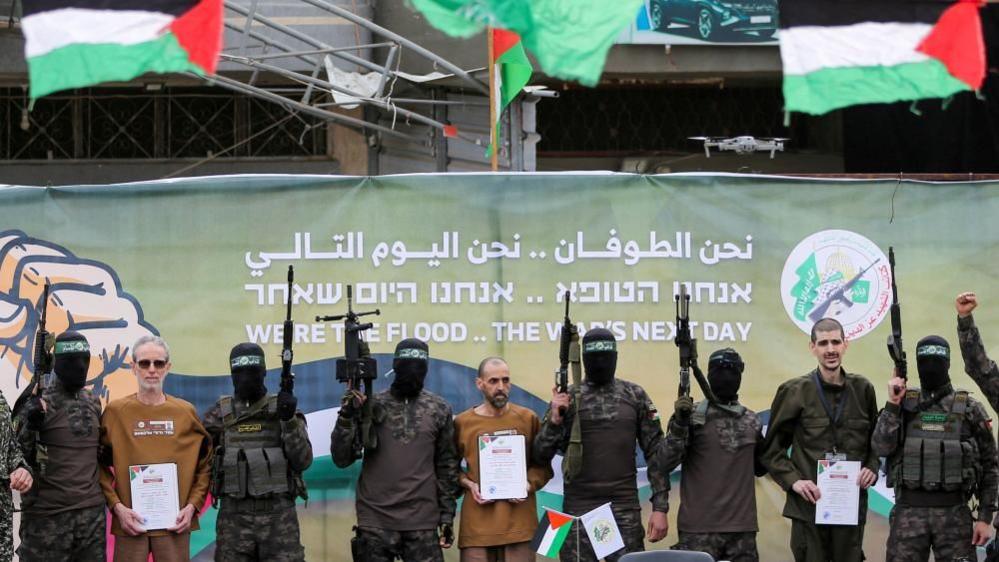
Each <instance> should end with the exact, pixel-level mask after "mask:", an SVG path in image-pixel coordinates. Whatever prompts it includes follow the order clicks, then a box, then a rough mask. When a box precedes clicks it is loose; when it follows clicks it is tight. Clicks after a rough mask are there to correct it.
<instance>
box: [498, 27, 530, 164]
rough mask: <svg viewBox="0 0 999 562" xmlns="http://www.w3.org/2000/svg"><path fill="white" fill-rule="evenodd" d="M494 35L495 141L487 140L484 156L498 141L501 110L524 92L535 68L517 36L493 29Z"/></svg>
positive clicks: (501, 118) (501, 116)
mask: <svg viewBox="0 0 999 562" xmlns="http://www.w3.org/2000/svg"><path fill="white" fill-rule="evenodd" d="M491 33H492V34H493V60H492V61H491V62H492V64H493V65H494V66H495V69H494V71H493V95H492V100H493V104H494V105H495V106H496V123H495V131H496V136H497V138H496V139H490V143H489V149H488V150H486V155H487V156H489V155H491V154H492V151H493V142H495V141H497V140H498V137H499V130H500V123H501V122H502V121H503V110H504V109H506V106H508V105H510V102H512V101H513V100H514V98H516V97H517V94H519V93H520V91H521V90H523V89H524V86H526V85H527V81H528V80H530V79H531V73H532V72H533V71H534V68H533V67H532V66H531V61H529V60H527V53H525V52H524V44H523V43H521V42H520V36H519V35H517V34H516V33H514V32H512V31H506V30H505V29H495V28H494V29H492V30H491Z"/></svg>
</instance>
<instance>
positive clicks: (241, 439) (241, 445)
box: [219, 394, 293, 498]
mask: <svg viewBox="0 0 999 562" xmlns="http://www.w3.org/2000/svg"><path fill="white" fill-rule="evenodd" d="M219 406H220V407H221V410H222V411H221V414H222V424H223V427H224V431H223V437H222V447H223V451H224V452H223V453H222V455H223V456H222V466H221V469H222V470H221V472H222V474H221V482H220V487H219V491H220V493H221V495H223V496H225V497H231V498H247V497H251V498H261V497H265V496H270V495H272V494H286V493H288V492H289V491H290V490H291V487H290V484H289V481H290V480H291V479H292V478H293V476H292V474H291V473H290V471H289V468H288V459H287V458H286V457H285V454H284V448H283V447H282V446H281V422H280V420H279V419H278V417H277V413H276V412H277V396H276V395H273V394H272V395H269V396H266V397H264V398H261V399H260V400H259V401H257V402H256V403H254V404H251V405H250V406H249V407H248V408H245V407H240V408H238V409H239V411H238V412H237V411H236V409H237V408H236V404H235V403H234V400H233V397H232V396H223V397H222V398H221V399H220V400H219Z"/></svg>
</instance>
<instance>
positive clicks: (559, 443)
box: [532, 378, 669, 562]
mask: <svg viewBox="0 0 999 562" xmlns="http://www.w3.org/2000/svg"><path fill="white" fill-rule="evenodd" d="M569 394H570V395H572V394H573V387H570V388H569ZM581 400H582V404H580V405H578V406H577V404H575V403H572V404H570V405H569V409H568V411H567V412H566V414H565V416H563V418H562V423H561V424H560V425H555V424H553V423H552V422H551V419H550V417H549V416H550V412H549V414H546V415H545V419H544V421H543V423H542V425H541V431H540V432H539V433H538V436H537V437H536V438H535V440H534V444H533V450H532V454H533V457H534V458H535V459H537V462H538V463H550V462H551V459H552V458H553V457H554V456H555V453H556V452H557V451H563V452H564V451H565V450H566V447H567V446H568V444H569V438H570V433H571V430H572V421H573V418H574V417H575V416H576V412H577V407H578V411H579V416H580V426H581V429H582V440H583V458H582V469H581V470H580V473H579V475H578V476H576V477H575V478H573V479H572V480H571V481H569V482H566V483H565V501H564V510H565V511H566V513H569V514H572V515H577V516H578V515H582V514H583V513H586V512H587V511H590V510H592V509H595V508H597V507H599V506H600V505H602V504H604V503H607V502H611V510H612V511H613V512H614V518H615V520H616V522H617V526H618V529H619V530H620V531H621V536H622V538H623V539H624V545H625V548H624V549H623V550H619V551H617V552H615V553H613V554H611V555H609V556H607V560H608V561H610V562H613V561H615V560H617V559H618V558H620V557H621V556H623V555H624V554H626V553H628V552H639V551H642V550H645V545H644V542H643V539H644V536H645V532H644V529H643V527H642V521H641V508H640V506H639V503H638V491H637V490H636V489H635V475H636V468H635V455H634V443H635V440H636V439H637V441H638V445H639V447H641V449H642V453H643V454H644V456H645V462H646V464H647V465H648V478H649V483H650V485H651V487H652V497H651V502H652V509H653V510H654V511H659V512H663V513H665V512H666V511H668V509H669V505H668V493H669V475H668V472H666V471H665V470H663V468H662V454H661V452H660V448H661V447H662V446H663V443H664V439H663V430H662V424H661V423H660V422H659V413H658V411H657V410H656V407H655V405H653V404H652V400H651V399H650V398H649V396H648V394H646V392H645V390H643V389H642V387H640V386H638V385H637V384H634V383H631V382H628V381H624V380H621V379H617V378H615V379H614V380H612V381H611V382H609V383H607V384H604V385H593V384H590V383H589V382H588V381H585V380H584V381H583V383H582V388H581ZM632 422H633V424H632ZM614 424H618V425H617V428H620V427H621V426H622V425H623V426H627V427H628V428H629V429H628V433H627V434H621V433H620V432H619V430H618V429H617V428H615V425H614ZM632 427H633V428H634V429H631V428H632ZM615 431H617V434H616V435H612V433H613V432H615ZM601 432H603V433H601ZM614 446H617V447H627V448H628V449H629V450H628V451H627V454H626V455H624V454H623V452H622V455H618V454H617V453H618V451H616V450H614ZM610 463H619V464H622V463H623V464H622V465H621V466H618V467H616V468H617V470H615V471H614V473H609V472H608V470H607V466H608V465H609V464H610ZM624 465H626V466H624ZM576 542H577V541H576V532H575V531H570V536H569V537H568V538H567V539H566V541H565V543H564V544H563V545H562V550H561V552H560V553H559V558H560V559H561V560H563V561H564V562H570V561H575V560H577V555H578V560H581V561H593V560H596V559H595V558H594V553H593V549H592V548H591V547H590V543H589V540H588V539H587V536H586V533H585V532H580V533H579V541H578V542H579V548H578V550H577V546H576Z"/></svg>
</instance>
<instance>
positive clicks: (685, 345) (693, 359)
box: [673, 283, 718, 402]
mask: <svg viewBox="0 0 999 562" xmlns="http://www.w3.org/2000/svg"><path fill="white" fill-rule="evenodd" d="M673 300H674V301H676V337H674V338H673V343H675V344H676V346H677V347H678V348H680V387H679V390H678V391H677V392H678V394H679V395H680V396H690V373H691V371H693V373H694V378H695V379H697V386H699V387H700V388H701V392H703V393H704V397H705V398H707V399H708V400H709V401H710V402H718V398H717V397H716V396H715V393H714V392H712V390H711V385H709V384H708V379H707V378H705V377H704V373H703V372H701V368H700V367H698V366H697V340H696V339H695V338H693V337H692V336H691V335H690V293H688V292H687V286H686V285H685V284H683V283H681V284H680V292H679V293H678V294H676V295H675V296H674V297H673Z"/></svg>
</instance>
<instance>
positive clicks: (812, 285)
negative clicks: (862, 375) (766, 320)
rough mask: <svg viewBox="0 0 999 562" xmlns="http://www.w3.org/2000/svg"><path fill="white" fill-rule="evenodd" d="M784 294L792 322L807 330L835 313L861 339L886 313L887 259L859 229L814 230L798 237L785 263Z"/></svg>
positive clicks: (888, 290)
mask: <svg viewBox="0 0 999 562" xmlns="http://www.w3.org/2000/svg"><path fill="white" fill-rule="evenodd" d="M780 295H781V300H782V301H783V303H784V310H785V311H787V314H788V316H790V317H791V321H792V322H794V323H795V325H796V326H798V328H800V329H801V330H802V331H803V332H805V333H806V334H807V333H810V332H811V330H812V325H813V324H815V322H817V321H818V320H821V319H822V318H835V319H836V320H838V321H839V322H840V324H842V325H843V329H844V330H845V331H846V338H847V339H848V340H854V339H857V338H859V337H862V336H864V335H866V334H867V333H869V332H871V331H872V330H874V329H875V328H877V326H878V324H880V323H881V321H882V320H884V318H885V316H887V315H888V311H889V306H890V304H891V279H890V273H889V269H888V258H887V256H885V254H884V252H882V251H881V248H879V247H878V246H877V245H876V244H874V242H871V241H870V240H868V239H867V238H865V237H863V236H861V235H859V234H857V233H855V232H850V231H849V230H823V231H821V232H816V233H815V234H812V235H811V236H808V237H806V238H805V239H804V240H802V241H801V242H799V243H798V245H797V246H795V247H794V250H792V251H791V255H789V256H788V258H787V261H786V262H784V271H783V273H782V274H781V281H780Z"/></svg>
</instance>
